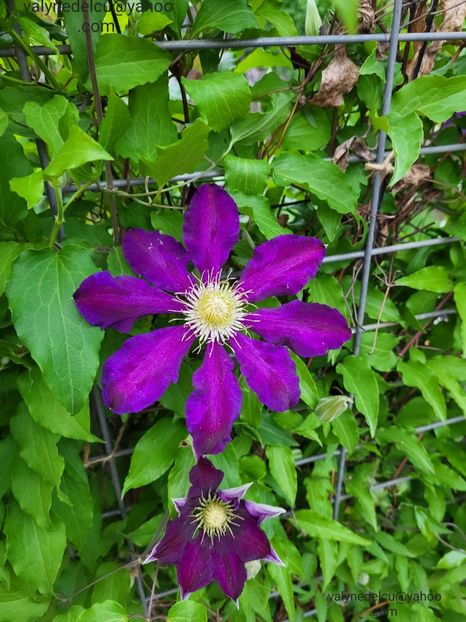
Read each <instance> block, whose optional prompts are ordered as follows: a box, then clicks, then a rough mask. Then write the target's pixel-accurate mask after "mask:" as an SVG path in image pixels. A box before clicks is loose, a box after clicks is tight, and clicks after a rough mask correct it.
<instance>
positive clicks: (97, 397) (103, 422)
mask: <svg viewBox="0 0 466 622" xmlns="http://www.w3.org/2000/svg"><path fill="white" fill-rule="evenodd" d="M92 396H93V398H94V404H95V409H96V412H97V418H98V420H99V426H100V429H101V431H102V436H103V437H104V443H105V452H106V454H107V456H108V457H109V460H108V463H109V465H110V475H111V477H112V482H113V488H114V490H115V495H116V498H117V505H118V510H119V512H120V514H121V516H122V518H125V517H126V516H127V515H128V509H127V507H126V505H125V502H124V501H123V499H122V496H121V483H120V478H119V476H118V470H117V466H116V463H115V456H114V453H113V445H112V438H111V435H110V430H109V428H108V423H107V417H106V415H105V411H104V405H103V403H102V396H101V394H100V391H99V388H98V387H97V386H94V388H93V389H92ZM127 543H128V549H129V551H130V553H131V556H132V557H133V559H137V557H138V555H137V554H136V551H135V549H134V546H133V543H132V542H131V540H127ZM136 570H137V574H136V585H137V588H138V593H139V599H140V601H141V604H142V606H143V610H144V615H145V616H146V615H147V603H146V594H145V592H144V584H143V581H142V574H141V569H140V567H139V565H138V566H137V568H136Z"/></svg>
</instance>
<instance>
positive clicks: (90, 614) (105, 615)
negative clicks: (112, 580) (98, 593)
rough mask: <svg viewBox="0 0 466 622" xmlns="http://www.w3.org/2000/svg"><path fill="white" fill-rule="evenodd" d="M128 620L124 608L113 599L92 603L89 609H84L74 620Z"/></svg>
mask: <svg viewBox="0 0 466 622" xmlns="http://www.w3.org/2000/svg"><path fill="white" fill-rule="evenodd" d="M104 620H105V622H128V614H127V613H126V610H125V608H124V607H123V606H122V605H120V603H117V602H115V601H113V600H106V601H104V602H103V603H94V604H93V605H92V607H91V608H90V609H85V610H84V611H83V612H82V613H81V614H80V615H79V616H78V617H77V618H76V622H104Z"/></svg>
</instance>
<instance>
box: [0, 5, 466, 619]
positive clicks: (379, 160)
mask: <svg viewBox="0 0 466 622" xmlns="http://www.w3.org/2000/svg"><path fill="white" fill-rule="evenodd" d="M8 4H9V9H10V11H13V10H14V0H8ZM409 4H411V3H410V2H403V0H394V3H393V15H392V21H391V29H390V33H389V34H385V33H382V34H355V35H319V36H296V37H259V38H256V39H227V38H226V39H208V40H207V39H203V40H183V41H157V45H159V46H160V47H162V48H164V49H166V50H168V51H180V52H189V51H192V50H206V49H244V48H258V47H271V46H296V45H323V44H327V45H349V44H355V43H364V42H368V41H371V42H385V43H388V44H389V49H388V61H387V69H386V83H385V90H384V97H383V105H382V115H383V116H386V115H388V114H389V112H390V108H391V101H392V94H393V82H394V76H395V68H396V57H397V52H398V44H399V42H415V41H423V42H429V41H452V42H457V43H460V42H461V41H465V40H466V33H464V32H463V33H457V32H422V33H409V32H408V33H405V32H401V30H402V29H403V28H404V26H403V24H402V21H401V20H402V10H403V8H404V6H407V5H409ZM58 50H59V53H61V54H71V49H70V46H67V45H62V46H58ZM29 53H32V54H33V55H34V56H42V55H43V56H50V55H54V54H56V52H55V51H54V50H51V49H49V48H47V47H44V46H31V47H30V48H28V49H23V48H22V47H21V46H19V45H15V46H14V47H12V48H6V49H0V57H16V59H17V61H18V64H19V68H20V73H21V77H22V79H23V80H24V81H31V80H32V78H31V74H30V71H29V67H28V54H29ZM386 141H387V136H386V133H385V132H384V131H382V130H380V131H379V132H378V137H377V149H376V154H375V164H376V165H377V164H378V165H382V164H383V162H384V159H385V157H386V155H387V152H386ZM36 142H37V148H38V154H39V159H40V164H41V166H42V168H45V167H46V166H47V165H48V154H47V148H46V145H45V144H44V142H43V141H42V140H40V139H38V140H37V141H36ZM465 150H466V144H463V143H458V144H449V145H439V146H436V145H425V146H424V147H422V148H421V155H429V154H448V153H451V152H459V151H465ZM350 161H353V162H354V161H358V158H357V156H352V159H350ZM222 175H223V173H222V171H218V170H214V171H208V172H199V173H191V174H187V175H179V176H177V177H175V178H173V179H172V180H171V181H172V182H177V181H179V182H190V181H196V180H200V179H215V178H219V177H222ZM154 183H155V181H154V180H153V179H150V178H133V179H129V180H127V179H121V180H118V179H117V180H111V183H110V184H109V180H108V179H107V180H106V181H101V182H97V183H94V184H92V185H90V186H89V187H88V188H87V190H88V191H94V192H102V191H103V190H104V189H106V188H108V187H113V188H123V187H125V188H126V187H128V186H136V185H145V186H147V185H152V184H154ZM76 190H77V187H76V186H75V185H74V184H69V185H68V186H67V187H65V188H64V192H65V193H68V192H75V191H76ZM45 192H46V195H47V198H48V200H49V203H50V207H51V211H52V213H53V214H54V215H56V214H57V205H56V200H55V195H54V193H53V191H52V189H51V188H50V187H49V186H48V184H46V185H45ZM382 195H383V173H382V172H380V171H376V172H375V173H374V175H373V178H372V198H371V208H370V215H369V231H368V236H367V241H366V244H365V250H364V251H353V252H349V253H341V254H338V255H333V256H332V255H331V256H328V257H326V258H325V259H324V262H326V263H330V262H338V261H348V260H362V276H361V292H360V298H359V305H358V310H357V316H356V323H355V327H354V328H353V334H354V341H353V344H354V345H353V353H354V354H355V355H357V354H359V353H360V349H361V337H362V335H363V333H364V332H367V331H372V330H379V329H383V328H389V327H394V326H397V324H396V323H395V322H377V323H375V324H366V325H364V316H365V310H366V302H367V294H368V286H369V280H370V273H371V264H372V258H373V257H374V256H377V255H382V254H393V253H396V252H397V251H404V250H410V249H417V248H424V247H432V246H438V245H444V244H451V243H454V242H457V241H458V239H457V238H454V237H437V238H432V239H429V240H423V241H418V242H408V243H400V244H394V245H391V246H384V247H375V246H374V242H375V234H376V228H377V215H378V212H379V207H380V204H381V200H382ZM455 313H456V311H455V310H454V309H439V310H438V311H433V312H430V313H423V314H419V315H417V316H416V319H418V320H420V321H422V320H429V321H433V320H440V319H448V316H450V315H453V314H455ZM93 403H94V407H95V412H96V415H97V419H98V422H99V426H100V428H101V433H102V436H103V439H104V447H105V454H104V455H102V456H100V457H99V456H97V457H94V458H91V459H90V460H89V461H88V464H95V463H98V462H104V463H108V465H109V469H110V474H111V477H112V482H113V487H114V490H115V495H116V499H117V506H118V507H117V509H116V510H111V511H109V512H105V513H104V514H103V515H102V516H103V518H112V517H115V516H119V517H121V518H125V517H126V516H127V515H128V511H129V508H128V506H127V505H126V504H125V501H124V500H123V499H122V498H121V490H122V489H121V482H120V478H119V475H118V469H117V464H116V460H117V459H118V458H119V457H121V456H128V455H129V454H131V453H132V451H133V450H132V449H123V450H120V451H115V450H114V445H113V440H112V437H111V433H110V429H109V426H108V422H107V413H106V412H105V409H104V406H103V403H102V399H101V395H100V391H99V390H98V388H97V387H95V388H94V390H93ZM465 420H466V418H465V417H462V416H459V417H453V418H450V419H447V420H446V421H440V422H435V423H432V424H429V425H425V426H422V427H420V428H418V429H417V430H416V431H417V432H418V433H423V432H426V431H429V430H433V429H437V428H440V427H444V426H449V425H453V424H456V423H460V422H464V421H465ZM333 456H334V457H337V458H338V461H339V462H338V475H337V482H336V488H335V496H334V501H333V508H334V509H333V515H334V518H335V519H338V516H339V511H340V505H341V503H342V502H343V501H345V500H347V499H349V498H350V496H349V495H346V494H344V493H343V488H344V478H345V471H346V450H345V448H344V447H343V446H341V447H339V448H338V449H337V450H335V451H334V452H333ZM327 457H328V454H316V455H314V456H310V457H305V458H301V459H299V460H297V461H296V466H298V467H302V466H305V465H308V464H311V463H314V462H317V461H319V460H323V459H325V458H327ZM410 479H411V478H410V477H401V478H396V479H392V480H388V481H385V482H379V483H375V484H373V485H372V486H371V490H380V489H384V488H388V487H391V486H396V485H398V484H401V483H405V482H408V481H409V480H410ZM128 548H129V551H130V554H131V556H132V559H133V560H134V561H135V562H136V564H135V565H136V569H137V576H136V584H137V589H138V594H139V598H140V600H141V604H142V606H143V609H144V613H145V615H148V613H149V609H150V608H151V605H150V603H152V600H153V599H154V594H153V593H152V594H151V596H147V595H146V590H145V587H146V586H144V583H143V577H142V573H141V571H140V567H139V563H138V555H137V553H136V551H135V549H134V546H133V543H132V542H131V541H130V540H128ZM176 592H177V588H172V589H170V590H166V591H164V592H159V593H158V594H157V595H156V598H157V599H161V598H165V597H169V596H173V595H174V594H176ZM277 596H279V594H277V593H272V594H271V598H274V597H277ZM315 614H316V610H315V609H311V610H308V611H306V612H305V613H304V617H312V616H314V615H315ZM284 622H286V621H284Z"/></svg>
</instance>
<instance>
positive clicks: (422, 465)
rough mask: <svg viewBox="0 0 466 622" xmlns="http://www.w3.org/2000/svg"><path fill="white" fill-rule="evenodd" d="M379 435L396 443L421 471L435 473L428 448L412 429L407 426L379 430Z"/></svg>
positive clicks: (384, 439)
mask: <svg viewBox="0 0 466 622" xmlns="http://www.w3.org/2000/svg"><path fill="white" fill-rule="evenodd" d="M377 436H378V438H380V439H381V440H382V441H384V442H391V443H394V444H395V446H396V447H397V449H399V450H400V451H402V452H403V453H405V454H406V457H407V458H408V460H409V461H410V462H411V463H412V464H414V466H415V467H416V468H417V469H419V470H420V471H423V472H424V473H427V474H428V475H432V474H433V473H434V466H433V464H432V461H431V459H430V457H429V454H428V453H427V450H426V449H425V448H424V445H423V444H422V442H421V441H420V440H419V439H418V438H417V437H416V436H414V434H413V433H412V432H410V430H407V429H406V428H396V429H395V428H390V429H384V430H379V433H378V435H377Z"/></svg>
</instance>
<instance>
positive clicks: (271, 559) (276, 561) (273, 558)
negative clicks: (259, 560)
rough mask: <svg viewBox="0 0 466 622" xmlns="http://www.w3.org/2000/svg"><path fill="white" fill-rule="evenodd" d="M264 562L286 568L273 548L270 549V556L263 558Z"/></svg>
mask: <svg viewBox="0 0 466 622" xmlns="http://www.w3.org/2000/svg"><path fill="white" fill-rule="evenodd" d="M264 561H265V562H272V564H277V566H286V564H285V562H284V561H282V560H281V559H280V558H279V556H278V553H277V551H276V550H275V549H274V548H273V546H271V547H270V554H269V555H267V557H264Z"/></svg>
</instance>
